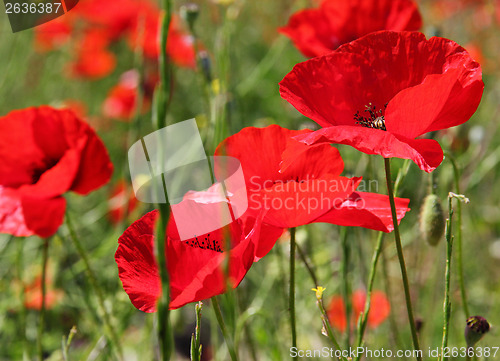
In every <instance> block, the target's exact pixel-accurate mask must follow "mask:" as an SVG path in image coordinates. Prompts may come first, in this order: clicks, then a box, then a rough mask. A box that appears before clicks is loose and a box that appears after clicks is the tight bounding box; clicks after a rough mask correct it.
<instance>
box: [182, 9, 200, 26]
mask: <svg viewBox="0 0 500 361" xmlns="http://www.w3.org/2000/svg"><path fill="white" fill-rule="evenodd" d="M199 14H200V8H199V6H198V5H196V4H194V3H191V4H186V5H184V6H182V7H181V16H182V18H183V19H184V21H185V22H186V23H187V24H188V25H189V28H190V29H191V31H192V30H193V28H194V23H195V21H196V19H197V18H198V15H199Z"/></svg>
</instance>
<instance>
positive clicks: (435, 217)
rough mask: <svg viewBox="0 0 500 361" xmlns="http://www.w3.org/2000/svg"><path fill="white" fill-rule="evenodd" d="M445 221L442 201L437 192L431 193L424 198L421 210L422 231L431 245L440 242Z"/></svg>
mask: <svg viewBox="0 0 500 361" xmlns="http://www.w3.org/2000/svg"><path fill="white" fill-rule="evenodd" d="M444 228H445V221H444V216H443V208H442V207H441V202H440V201H439V198H438V196H437V195H435V194H429V195H427V197H425V199H424V203H423V204H422V208H421V210H420V232H422V236H423V237H424V239H425V240H426V241H427V243H429V244H430V245H431V246H435V245H437V244H438V243H439V241H440V239H441V238H442V237H443V232H444Z"/></svg>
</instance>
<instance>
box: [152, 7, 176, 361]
mask: <svg viewBox="0 0 500 361" xmlns="http://www.w3.org/2000/svg"><path fill="white" fill-rule="evenodd" d="M162 4H163V10H164V11H165V14H164V16H163V18H162V22H161V29H160V54H159V59H158V64H159V70H160V85H159V90H158V92H156V94H155V96H156V102H155V107H154V109H155V115H156V127H157V129H162V128H164V127H166V126H167V113H168V107H169V103H170V97H171V96H172V91H171V90H172V80H173V78H172V74H171V73H172V69H171V65H170V63H169V61H168V57H167V41H168V31H169V28H170V23H171V21H172V0H163V1H162ZM160 157H161V155H160ZM160 163H161V159H160ZM155 179H156V178H155ZM157 181H158V179H157ZM161 181H162V186H163V191H164V196H165V201H166V202H168V194H167V188H166V184H165V178H164V175H163V174H162V175H161ZM156 188H157V187H156ZM158 208H159V211H160V219H159V222H157V224H156V230H155V248H154V249H155V258H156V261H157V263H158V272H159V275H160V282H161V294H160V297H159V299H158V303H157V319H158V329H157V334H158V343H159V346H160V360H162V361H168V360H170V357H171V355H172V352H173V348H174V340H173V333H172V327H171V324H170V309H169V305H170V280H169V275H168V268H167V260H166V254H165V241H166V231H167V224H168V219H169V216H170V206H169V204H168V203H162V204H159V205H158Z"/></svg>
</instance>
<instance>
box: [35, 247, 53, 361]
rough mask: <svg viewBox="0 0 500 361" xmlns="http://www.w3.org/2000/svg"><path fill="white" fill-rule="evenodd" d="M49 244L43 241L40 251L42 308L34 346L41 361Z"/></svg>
mask: <svg viewBox="0 0 500 361" xmlns="http://www.w3.org/2000/svg"><path fill="white" fill-rule="evenodd" d="M49 242H50V238H44V239H43V251H42V307H41V308H40V315H39V318H38V332H37V338H36V345H37V350H38V359H39V360H40V361H43V345H42V337H43V329H44V326H45V325H44V322H45V307H46V300H45V297H46V294H47V262H48V259H49Z"/></svg>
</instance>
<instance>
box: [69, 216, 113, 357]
mask: <svg viewBox="0 0 500 361" xmlns="http://www.w3.org/2000/svg"><path fill="white" fill-rule="evenodd" d="M66 225H67V227H68V231H69V236H70V237H69V238H70V239H71V242H73V245H74V246H75V248H76V250H77V252H78V254H79V256H80V258H81V259H82V261H83V264H84V265H85V270H86V271H87V276H88V278H89V280H90V286H91V287H92V289H93V291H94V293H95V295H96V297H97V306H98V311H99V314H100V316H101V319H102V321H103V324H104V333H105V335H106V338H107V339H108V341H109V343H110V344H111V346H112V347H113V350H114V353H115V357H116V358H117V359H118V360H122V359H123V356H122V355H123V354H122V350H121V345H120V342H119V339H118V335H117V334H116V332H115V328H114V327H113V325H112V323H111V316H110V315H109V313H108V311H107V310H106V307H105V305H104V296H103V292H102V289H101V287H100V286H99V283H98V282H97V278H96V276H95V273H94V271H93V270H92V267H90V261H89V258H88V256H87V252H85V249H84V248H83V246H82V244H81V242H80V240H79V238H78V236H77V235H76V232H75V229H74V228H73V223H72V222H71V217H70V215H69V212H66Z"/></svg>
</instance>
